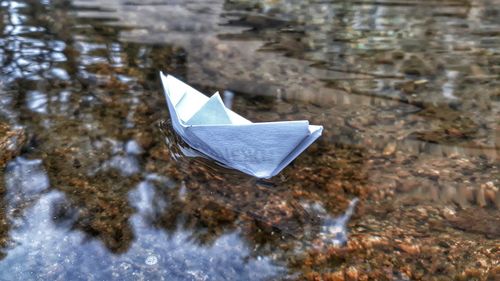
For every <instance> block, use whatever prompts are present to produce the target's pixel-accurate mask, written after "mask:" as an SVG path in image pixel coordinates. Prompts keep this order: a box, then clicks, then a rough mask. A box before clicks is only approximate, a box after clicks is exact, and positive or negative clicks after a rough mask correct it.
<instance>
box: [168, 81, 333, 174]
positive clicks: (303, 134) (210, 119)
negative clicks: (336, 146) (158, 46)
mask: <svg viewBox="0 0 500 281" xmlns="http://www.w3.org/2000/svg"><path fill="white" fill-rule="evenodd" d="M160 76H161V81H162V84H163V88H164V90H165V96H166V100H167V105H168V109H169V112H170V116H171V119H172V126H173V128H174V130H175V131H176V132H177V134H179V135H180V136H181V138H182V139H183V140H184V141H185V142H186V143H187V144H189V145H190V146H191V147H192V148H194V149H196V150H197V151H199V152H201V153H203V154H204V155H206V156H208V157H209V158H212V159H214V160H215V161H217V162H219V163H221V164H223V165H224V166H227V167H230V168H233V169H237V170H240V171H242V172H244V173H246V174H249V175H252V176H255V177H259V178H270V177H272V176H275V175H276V174H278V173H279V172H280V171H281V170H283V169H284V168H285V167H286V166H287V165H288V164H290V162H292V161H293V159H295V158H296V157H297V156H299V154H300V153H302V151H304V150H305V149H306V148H307V147H308V146H309V145H311V144H312V143H313V142H314V141H315V140H316V139H317V138H318V137H319V136H320V135H321V132H322V131H323V127H322V126H315V125H309V121H307V120H301V121H283V122H262V123H252V122H250V121H249V120H247V119H245V118H243V117H241V116H240V115H238V114H236V113H235V112H233V111H231V110H230V109H228V108H227V107H226V106H225V105H224V102H223V101H222V99H221V98H220V95H219V93H215V94H214V95H213V96H212V97H210V98H208V97H207V96H205V95H204V94H202V93H200V92H198V91H197V90H195V89H193V88H192V87H190V86H189V85H187V84H185V83H184V82H182V81H180V80H178V79H176V78H175V77H173V76H172V75H164V74H163V73H160Z"/></svg>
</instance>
